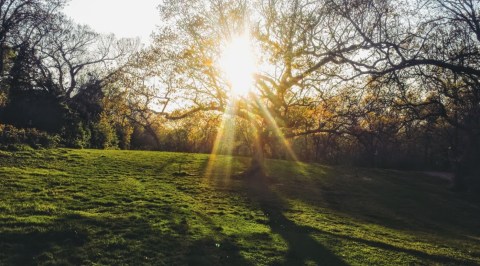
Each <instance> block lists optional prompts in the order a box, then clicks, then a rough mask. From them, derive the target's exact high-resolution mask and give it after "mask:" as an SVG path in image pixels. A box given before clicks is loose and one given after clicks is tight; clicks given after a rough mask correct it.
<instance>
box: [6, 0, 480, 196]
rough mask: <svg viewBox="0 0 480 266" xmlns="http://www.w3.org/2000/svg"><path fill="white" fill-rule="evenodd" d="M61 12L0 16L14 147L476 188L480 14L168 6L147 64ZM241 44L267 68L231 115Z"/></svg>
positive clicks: (19, 3) (469, 10)
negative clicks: (227, 71)
mask: <svg viewBox="0 0 480 266" xmlns="http://www.w3.org/2000/svg"><path fill="white" fill-rule="evenodd" d="M64 4H65V2H64V1H62V0H55V1H46V0H7V1H1V2H0V18H1V21H0V23H1V25H0V26H1V29H0V122H1V124H2V125H1V127H0V131H1V132H0V145H2V147H4V148H11V149H19V148H21V146H18V145H15V143H24V144H27V145H29V146H31V147H35V148H38V147H55V146H64V147H77V148H81V147H83V148H119V149H151V150H167V151H187V152H205V153H209V152H212V150H213V149H214V147H217V148H218V149H217V151H218V152H221V153H222V152H223V153H230V152H231V153H233V154H238V155H247V156H253V158H254V160H257V161H259V162H260V161H261V159H262V158H263V157H271V158H285V159H292V158H294V157H297V158H298V159H301V160H305V161H312V162H323V163H332V164H351V165H363V166H371V167H394V168H403V169H427V168H428V169H438V170H454V171H456V173H457V176H458V178H457V181H458V186H459V187H461V186H462V184H464V183H465V182H467V181H465V180H473V179H475V180H478V179H476V178H477V176H478V173H480V170H479V167H478V163H477V162H478V159H479V158H480V90H479V88H480V83H479V78H480V68H479V62H480V60H479V59H480V50H479V49H480V37H479V36H480V26H479V23H478V21H480V17H479V15H478V14H480V10H479V5H480V3H479V2H478V1H474V0H470V1H460V0H451V1H440V0H439V1H426V0H414V1H412V0H404V1H389V0H367V1H347V0H322V1H320V0H319V1H303V0H295V1H252V2H248V1H215V0H193V1H189V3H188V4H185V3H183V2H178V1H164V2H163V3H162V4H161V5H160V6H159V19H161V20H162V21H163V22H162V25H161V26H159V27H158V30H157V31H156V32H155V33H154V41H153V43H152V44H151V45H150V46H148V47H146V48H142V49H140V48H139V44H138V43H137V42H136V41H134V40H127V39H116V38H115V37H114V36H105V35H101V34H98V33H95V32H94V31H93V30H91V29H90V28H88V27H86V26H82V25H77V24H75V23H74V22H72V21H70V20H69V19H68V18H66V17H65V16H64V15H63V14H62V13H61V9H62V6H63V5H64ZM227 17H228V18H230V19H228V20H227V19H225V18H227ZM235 32H238V33H240V32H248V33H249V34H250V35H251V37H252V39H253V42H254V44H255V46H256V47H257V48H258V49H259V50H260V51H259V54H260V55H261V56H260V58H259V70H258V73H255V89H254V93H252V94H250V95H248V96H245V97H244V98H242V99H239V100H238V99H237V101H236V102H232V99H231V97H230V96H231V95H230V94H231V93H230V85H229V83H228V80H226V78H225V75H224V73H223V70H222V69H221V68H220V66H219V65H218V64H217V63H216V62H218V61H219V60H220V57H221V49H222V46H224V45H225V43H226V42H227V41H228V40H229V38H230V39H231V38H232V36H233V35H234V33H235ZM468 182H470V181H468ZM477 183H478V182H477Z"/></svg>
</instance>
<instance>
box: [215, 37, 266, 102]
mask: <svg viewBox="0 0 480 266" xmlns="http://www.w3.org/2000/svg"><path fill="white" fill-rule="evenodd" d="M256 65H257V64H256V60H255V52H254V49H253V45H252V41H251V39H250V36H249V35H248V34H246V33H244V34H241V35H237V36H234V37H233V38H232V39H231V40H230V41H229V42H228V43H226V45H225V46H224V47H223V49H222V54H221V58H220V67H221V69H222V71H223V73H224V75H225V78H226V80H227V82H228V84H229V86H230V92H231V93H232V96H235V97H243V96H246V95H247V94H248V93H249V92H250V91H251V90H252V88H253V84H254V78H253V74H254V72H255V69H256Z"/></svg>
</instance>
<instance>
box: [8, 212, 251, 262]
mask: <svg viewBox="0 0 480 266" xmlns="http://www.w3.org/2000/svg"><path fill="white" fill-rule="evenodd" d="M163 222H164V223H167V224H168V226H166V228H164V229H159V228H158V226H157V227H156V226H154V225H153V223H151V222H149V221H147V220H146V219H138V218H132V217H129V218H99V219H97V218H88V217H84V216H80V215H67V216H64V217H62V218H60V219H57V220H55V221H54V222H52V223H51V224H48V225H44V226H42V227H37V230H36V231H34V232H1V233H0V264H1V265H44V264H48V265H51V264H55V265H58V264H60V265H91V264H100V265H249V263H248V262H247V261H246V260H245V259H244V258H243V257H242V256H241V255H240V253H239V252H240V248H239V247H238V246H237V245H236V244H235V243H234V241H232V240H231V239H228V238H224V239H222V240H217V241H215V240H214V239H213V238H212V237H211V236H205V237H203V238H200V239H199V238H196V237H193V235H192V234H191V233H190V232H189V230H190V228H189V226H188V224H187V223H186V222H185V219H183V220H182V221H180V222H176V221H174V220H173V219H170V220H163ZM212 226H213V225H212Z"/></svg>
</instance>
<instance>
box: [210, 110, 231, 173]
mask: <svg viewBox="0 0 480 266" xmlns="http://www.w3.org/2000/svg"><path fill="white" fill-rule="evenodd" d="M233 105H234V103H233V101H230V102H229V104H228V106H227V110H226V111H225V112H224V113H223V115H222V121H221V124H220V126H219V127H218V132H217V137H216V138H215V142H214V144H213V149H212V152H211V154H210V157H209V159H208V164H207V168H206V171H205V175H206V177H208V178H222V179H221V180H220V181H221V182H228V180H229V179H230V177H231V174H232V172H231V171H232V157H231V156H232V154H233V148H234V142H235V113H234V106H233ZM219 155H224V156H226V157H224V156H222V157H221V158H220V157H219Z"/></svg>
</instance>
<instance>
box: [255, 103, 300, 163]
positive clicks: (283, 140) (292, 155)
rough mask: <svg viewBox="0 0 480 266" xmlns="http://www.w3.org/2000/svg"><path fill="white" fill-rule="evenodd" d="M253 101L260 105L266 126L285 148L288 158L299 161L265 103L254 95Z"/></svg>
mask: <svg viewBox="0 0 480 266" xmlns="http://www.w3.org/2000/svg"><path fill="white" fill-rule="evenodd" d="M255 101H256V104H257V105H258V106H259V107H260V111H261V112H262V114H263V117H264V118H266V120H267V123H268V127H269V128H270V129H271V130H272V131H273V133H274V135H275V137H276V138H277V139H278V140H279V141H280V143H281V144H282V145H283V147H284V148H285V150H286V151H287V153H288V156H290V158H291V159H292V160H293V161H296V162H299V159H298V157H297V155H296V154H295V152H294V151H293V149H292V147H291V145H290V142H289V141H288V140H287V138H285V136H284V134H283V132H282V130H281V129H280V127H279V126H278V124H277V121H275V119H274V118H273V116H272V114H271V113H270V111H268V109H267V107H266V106H265V104H263V102H262V101H261V100H260V99H259V98H258V97H256V96H255Z"/></svg>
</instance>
